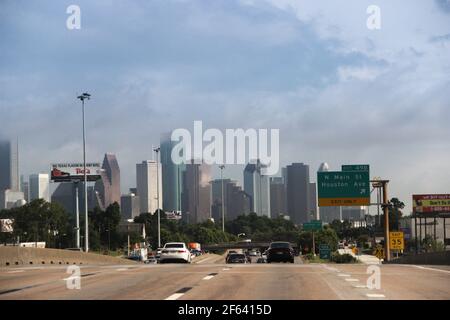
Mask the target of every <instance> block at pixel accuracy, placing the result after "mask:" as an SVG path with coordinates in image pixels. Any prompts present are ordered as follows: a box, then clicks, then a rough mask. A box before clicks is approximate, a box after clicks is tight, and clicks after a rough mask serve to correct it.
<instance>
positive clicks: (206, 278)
mask: <svg viewBox="0 0 450 320" xmlns="http://www.w3.org/2000/svg"><path fill="white" fill-rule="evenodd" d="M212 278H214V276H206V277H204V278H203V280H211V279H212Z"/></svg>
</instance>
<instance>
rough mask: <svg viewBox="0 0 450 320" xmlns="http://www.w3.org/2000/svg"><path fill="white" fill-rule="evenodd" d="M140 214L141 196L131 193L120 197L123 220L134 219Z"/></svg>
mask: <svg viewBox="0 0 450 320" xmlns="http://www.w3.org/2000/svg"><path fill="white" fill-rule="evenodd" d="M140 213H141V210H140V204H139V196H137V195H135V194H134V193H131V192H130V193H129V194H125V195H123V196H121V197H120V214H121V216H122V219H123V220H128V219H134V218H135V217H137V216H139V214H140Z"/></svg>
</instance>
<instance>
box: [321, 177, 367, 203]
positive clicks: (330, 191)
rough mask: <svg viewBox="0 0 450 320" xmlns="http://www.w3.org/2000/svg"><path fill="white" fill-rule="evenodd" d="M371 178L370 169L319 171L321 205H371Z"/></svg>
mask: <svg viewBox="0 0 450 320" xmlns="http://www.w3.org/2000/svg"><path fill="white" fill-rule="evenodd" d="M369 180H370V177H369V171H323V172H318V173H317V191H318V198H319V207H326V206H367V205H369V203H370V182H369Z"/></svg>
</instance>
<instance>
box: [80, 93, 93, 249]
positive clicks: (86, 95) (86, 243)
mask: <svg viewBox="0 0 450 320" xmlns="http://www.w3.org/2000/svg"><path fill="white" fill-rule="evenodd" d="M90 98H91V95H90V94H89V93H86V92H85V93H83V94H82V95H80V96H78V97H77V99H80V100H81V107H82V114H83V178H84V179H83V180H84V219H85V230H84V232H85V236H84V246H85V247H84V250H85V252H88V251H89V227H88V207H87V205H88V201H87V176H86V129H85V125H84V100H89V99H90Z"/></svg>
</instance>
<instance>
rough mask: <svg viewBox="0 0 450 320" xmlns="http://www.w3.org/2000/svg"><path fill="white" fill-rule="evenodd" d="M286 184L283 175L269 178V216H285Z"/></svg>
mask: <svg viewBox="0 0 450 320" xmlns="http://www.w3.org/2000/svg"><path fill="white" fill-rule="evenodd" d="M286 207H287V205H286V184H285V181H284V179H283V177H271V178H270V216H271V217H272V218H277V217H280V216H287V215H288V214H287V208H286Z"/></svg>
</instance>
